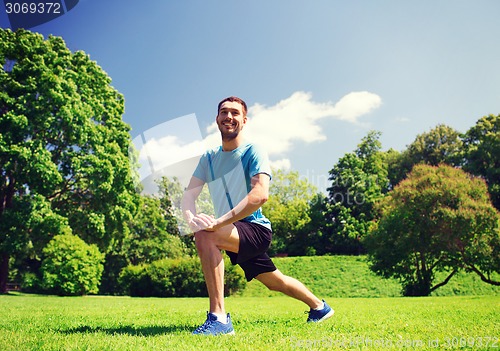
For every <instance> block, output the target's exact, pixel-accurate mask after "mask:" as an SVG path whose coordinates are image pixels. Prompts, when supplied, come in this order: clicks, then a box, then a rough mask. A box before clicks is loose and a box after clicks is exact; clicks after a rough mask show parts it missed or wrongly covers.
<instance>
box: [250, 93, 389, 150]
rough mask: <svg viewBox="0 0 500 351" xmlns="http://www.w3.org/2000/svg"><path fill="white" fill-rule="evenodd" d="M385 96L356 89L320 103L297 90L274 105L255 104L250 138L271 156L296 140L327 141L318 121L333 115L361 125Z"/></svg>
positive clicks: (307, 141)
mask: <svg viewBox="0 0 500 351" xmlns="http://www.w3.org/2000/svg"><path fill="white" fill-rule="evenodd" d="M381 103H382V100H381V98H380V97H379V96H378V95H376V94H373V93H369V92H366V91H361V92H352V93H349V94H347V95H345V96H344V97H342V98H341V99H340V100H339V101H338V102H337V103H335V104H333V103H331V102H326V103H320V102H315V101H313V100H312V95H311V94H310V93H306V92H302V91H299V92H295V93H294V94H292V95H291V96H290V97H289V98H287V99H284V100H281V101H280V102H278V103H277V104H276V105H274V106H270V107H266V106H263V105H260V104H255V105H253V106H251V107H250V108H249V111H248V115H249V122H248V124H247V126H246V135H247V137H248V139H250V140H252V141H254V142H256V143H259V144H261V145H263V146H264V147H265V148H266V149H267V150H268V152H269V154H270V155H277V154H282V153H284V152H286V151H289V150H290V148H291V146H292V143H293V142H295V141H302V142H305V143H312V142H317V141H323V140H326V136H325V135H324V134H323V132H322V130H321V127H320V125H319V124H318V122H319V121H320V120H322V119H325V118H332V119H337V120H342V121H347V122H350V123H354V124H359V120H358V119H359V118H360V117H361V116H363V115H365V114H368V113H370V112H371V111H373V110H374V109H376V108H378V107H379V106H380V105H381Z"/></svg>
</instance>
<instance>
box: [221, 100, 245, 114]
mask: <svg viewBox="0 0 500 351" xmlns="http://www.w3.org/2000/svg"><path fill="white" fill-rule="evenodd" d="M226 101H229V102H238V103H240V104H241V106H243V113H244V114H245V116H246V114H247V112H248V110H247V104H246V102H245V101H243V100H242V99H240V98H239V97H237V96H230V97H227V98H225V99H224V100H222V101H221V102H219V105H218V106H217V114H219V111H220V107H221V106H222V104H223V103H225V102H226Z"/></svg>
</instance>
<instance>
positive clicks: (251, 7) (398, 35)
mask: <svg viewBox="0 0 500 351" xmlns="http://www.w3.org/2000/svg"><path fill="white" fill-rule="evenodd" d="M2 6H3V4H0V10H1V12H0V26H1V27H2V28H9V27H10V22H9V19H8V17H7V15H6V13H5V11H4V10H5V8H4V7H2ZM499 13H500V1H497V0H432V1H430V0H422V1H397V0H378V1H371V0H350V1H334V0H316V1H305V0H303V1H297V0H274V1H268V0H255V1H251V2H250V1H246V2H244V1H225V0H220V1H219V0H213V1H206V0H205V1H202V0H185V1H180V0H179V1H174V0H172V1H167V0H144V1H132V0H80V1H79V2H78V4H77V5H76V6H75V7H74V8H72V9H71V10H70V11H68V12H67V13H65V14H64V15H62V16H60V17H58V18H56V19H53V20H52V21H49V22H46V23H44V24H41V25H38V26H36V27H33V28H31V29H30V30H32V31H35V32H38V33H41V34H43V35H44V36H48V35H49V34H52V35H56V36H61V37H63V39H64V40H65V42H66V44H67V46H68V47H69V48H70V49H71V50H72V51H76V50H83V51H85V52H86V53H87V54H89V55H90V58H91V59H92V60H94V61H96V62H97V63H98V64H99V66H101V67H102V68H103V69H104V71H106V72H107V74H108V75H109V76H110V77H111V79H112V85H113V86H114V87H115V88H116V89H117V90H118V91H119V92H120V93H122V94H123V95H124V97H125V110H126V112H125V114H124V116H123V120H124V121H125V122H126V123H128V124H130V126H131V128H132V129H131V137H132V138H133V140H134V144H135V145H136V147H137V148H138V149H139V150H140V151H141V161H142V162H143V168H142V169H141V171H140V172H142V173H141V174H142V175H141V177H142V178H141V179H145V178H146V177H147V176H148V175H150V174H151V173H153V172H156V171H158V169H161V168H165V167H168V166H170V165H173V164H176V163H178V162H180V161H182V160H183V159H185V160H187V159H191V158H193V157H196V155H199V154H200V153H201V152H202V151H203V150H204V149H206V148H207V147H213V146H215V145H217V144H218V143H220V138H219V134H218V131H217V129H216V128H215V127H214V120H215V116H216V114H217V103H218V102H219V101H220V100H221V99H223V98H225V97H227V96H230V95H236V96H239V97H241V98H243V99H244V100H245V101H246V102H247V104H248V106H249V122H248V124H247V125H246V127H245V129H246V130H245V133H246V136H247V138H248V139H249V140H252V141H255V142H257V143H259V144H261V145H262V146H263V147H264V148H265V149H266V150H267V151H268V153H269V157H270V160H271V162H272V164H273V165H274V166H275V167H281V168H284V169H287V170H291V171H297V172H299V174H300V175H301V177H304V178H305V179H308V180H309V181H310V182H311V183H312V184H313V185H316V186H317V187H318V188H319V189H320V190H324V189H326V187H327V186H328V185H329V184H328V171H329V170H330V169H331V168H332V167H333V166H334V165H335V163H336V162H337V161H338V159H339V158H340V157H342V156H343V155H344V154H345V153H347V152H352V151H353V150H355V148H356V146H357V145H358V144H359V143H360V141H361V139H362V138H363V137H364V136H366V135H367V134H368V132H369V131H370V130H377V131H380V132H381V133H382V135H381V138H380V141H381V143H382V149H383V150H388V149H390V148H393V149H395V150H398V151H402V150H404V149H405V148H406V146H407V145H409V144H410V143H412V142H413V141H414V140H415V137H416V136H417V135H418V134H422V133H425V132H428V131H429V130H430V129H432V128H434V127H435V126H437V125H438V124H446V125H448V126H450V127H453V128H455V129H456V130H458V131H459V132H465V131H467V130H468V129H469V128H470V127H472V126H473V125H474V124H475V123H476V122H477V120H478V119H479V118H481V117H482V116H485V115H488V114H495V115H496V114H499V113H500V84H499V82H500V45H499V44H500V39H499V38H500V26H498V14H499ZM144 150H146V151H144ZM191 163H192V162H191Z"/></svg>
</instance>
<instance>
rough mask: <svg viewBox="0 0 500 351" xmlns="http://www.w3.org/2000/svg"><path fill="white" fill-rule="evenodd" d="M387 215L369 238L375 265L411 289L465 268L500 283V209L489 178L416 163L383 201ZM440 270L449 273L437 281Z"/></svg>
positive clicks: (427, 288)
mask: <svg viewBox="0 0 500 351" xmlns="http://www.w3.org/2000/svg"><path fill="white" fill-rule="evenodd" d="M379 208H380V212H381V218H380V220H379V222H378V225H377V226H376V228H375V229H374V230H373V231H372V232H371V233H370V234H369V235H367V237H366V238H365V240H364V243H365V245H366V247H367V249H368V253H369V257H370V261H371V268H372V269H373V270H374V271H375V272H376V273H378V274H380V275H382V276H384V277H386V278H389V277H395V278H397V279H399V280H400V281H401V283H402V285H403V292H404V294H405V295H411V296H415V295H418V296H422V295H429V294H430V293H431V292H432V291H434V290H435V289H437V288H439V287H440V286H442V285H444V284H446V283H447V282H448V281H449V280H450V279H451V278H452V277H453V276H454V275H455V274H456V272H458V271H460V270H465V271H468V272H474V273H476V274H478V275H479V276H480V277H481V279H482V280H483V281H485V282H488V283H490V284H496V285H499V284H500V283H499V282H496V281H495V280H494V279H493V275H492V274H493V273H495V272H496V273H500V231H499V214H498V212H497V211H496V209H495V208H494V207H493V206H492V204H491V202H490V198H489V196H488V192H487V188H486V184H485V182H484V181H483V180H482V179H479V178H472V177H471V176H470V175H469V174H467V173H465V172H464V171H462V170H460V169H457V168H453V167H451V166H447V165H441V166H439V167H433V166H428V165H416V166H415V167H414V168H413V170H412V172H411V173H410V174H409V175H408V178H407V179H405V180H403V181H402V182H401V183H400V184H398V185H397V186H396V187H395V188H394V189H393V190H392V191H391V192H390V193H389V194H388V196H386V197H385V198H384V199H383V200H381V201H380V203H379ZM437 271H442V272H448V275H447V278H446V279H444V280H443V281H441V282H439V283H435V273H436V272H437Z"/></svg>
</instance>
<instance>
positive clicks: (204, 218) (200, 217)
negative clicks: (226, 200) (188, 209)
mask: <svg viewBox="0 0 500 351" xmlns="http://www.w3.org/2000/svg"><path fill="white" fill-rule="evenodd" d="M188 224H189V228H191V230H192V231H193V233H196V232H199V231H200V230H206V231H209V232H211V231H214V230H215V226H216V224H217V222H216V220H215V218H214V216H210V215H207V214H205V213H200V214H197V215H196V216H194V215H192V216H191V218H189V220H188Z"/></svg>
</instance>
